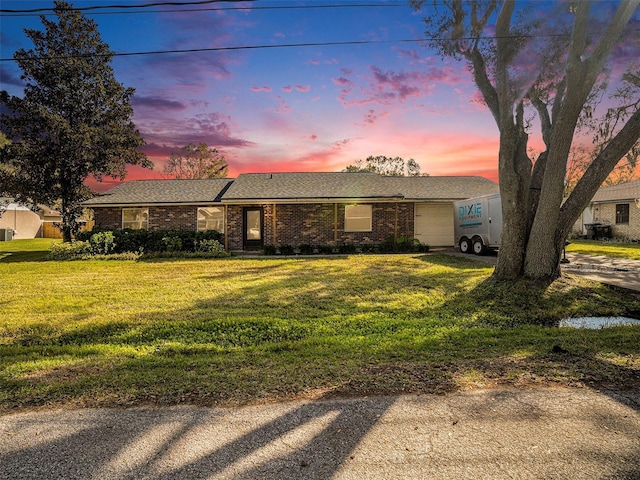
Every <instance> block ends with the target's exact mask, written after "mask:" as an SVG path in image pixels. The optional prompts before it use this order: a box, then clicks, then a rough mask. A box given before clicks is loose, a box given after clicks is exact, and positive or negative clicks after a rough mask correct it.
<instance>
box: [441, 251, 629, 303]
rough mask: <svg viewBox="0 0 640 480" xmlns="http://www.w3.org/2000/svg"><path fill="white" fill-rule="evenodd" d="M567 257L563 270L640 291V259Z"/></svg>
mask: <svg viewBox="0 0 640 480" xmlns="http://www.w3.org/2000/svg"><path fill="white" fill-rule="evenodd" d="M434 253H445V254H447V255H455V256H460V257H464V258H469V259H471V260H476V261H478V262H483V263H489V264H491V265H495V264H496V258H497V254H496V253H495V252H489V253H488V254H487V255H483V256H476V255H469V254H464V253H461V252H459V251H458V250H457V249H452V248H449V249H442V250H438V251H436V252H434ZM566 258H567V260H569V263H564V264H562V271H564V272H567V273H571V274H574V275H580V276H583V277H587V278H590V279H592V280H596V281H598V282H601V283H605V284H608V285H615V286H618V287H622V288H627V289H629V290H635V291H637V292H640V260H631V259H626V258H613V257H603V256H597V255H584V254H580V253H567V255H566Z"/></svg>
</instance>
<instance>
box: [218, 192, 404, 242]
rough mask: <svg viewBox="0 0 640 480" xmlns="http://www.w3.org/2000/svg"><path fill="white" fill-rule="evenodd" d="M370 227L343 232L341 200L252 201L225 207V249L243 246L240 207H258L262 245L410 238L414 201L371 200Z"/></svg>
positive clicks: (343, 208) (342, 205)
mask: <svg viewBox="0 0 640 480" xmlns="http://www.w3.org/2000/svg"><path fill="white" fill-rule="evenodd" d="M371 205H372V231H371V232H345V230H344V210H345V205H344V204H334V203H323V204H255V205H229V206H228V207H227V234H228V238H229V241H228V246H227V247H228V249H229V250H242V249H243V245H242V239H243V211H244V209H245V208H255V207H261V208H262V209H263V212H264V244H265V245H292V246H300V245H305V244H308V245H343V244H353V245H363V244H374V243H382V242H384V241H386V240H388V239H389V238H393V237H394V236H395V237H396V238H398V237H406V238H409V239H412V238H413V230H414V228H413V227H414V225H413V221H414V216H413V213H414V208H413V206H414V204H413V203H373V204H371Z"/></svg>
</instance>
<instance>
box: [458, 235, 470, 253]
mask: <svg viewBox="0 0 640 480" xmlns="http://www.w3.org/2000/svg"><path fill="white" fill-rule="evenodd" d="M460 251H461V252H462V253H470V252H471V240H469V239H468V238H467V237H462V238H461V239H460Z"/></svg>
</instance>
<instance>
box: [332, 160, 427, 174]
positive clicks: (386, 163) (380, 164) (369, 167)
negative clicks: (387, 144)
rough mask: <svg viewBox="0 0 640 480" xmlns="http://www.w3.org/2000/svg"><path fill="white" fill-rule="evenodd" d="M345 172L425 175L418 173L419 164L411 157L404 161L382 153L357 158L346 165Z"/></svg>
mask: <svg viewBox="0 0 640 480" xmlns="http://www.w3.org/2000/svg"><path fill="white" fill-rule="evenodd" d="M344 171H345V172H375V173H378V174H380V175H384V176H389V177H402V176H404V175H407V176H409V177H419V176H420V175H422V176H427V175H428V173H423V174H421V173H420V164H419V163H418V162H416V161H415V160H414V159H413V158H410V159H409V160H407V161H405V160H404V159H403V158H401V157H386V156H384V155H377V156H369V157H367V158H366V159H365V160H361V159H358V160H356V161H355V163H353V164H352V165H347V167H346V168H345V169H344Z"/></svg>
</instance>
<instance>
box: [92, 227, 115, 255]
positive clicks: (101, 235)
mask: <svg viewBox="0 0 640 480" xmlns="http://www.w3.org/2000/svg"><path fill="white" fill-rule="evenodd" d="M89 243H90V244H91V253H93V254H95V255H109V254H111V253H113V252H114V250H115V246H116V245H115V237H114V235H113V232H98V233H94V234H93V235H91V238H90V239H89Z"/></svg>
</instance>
